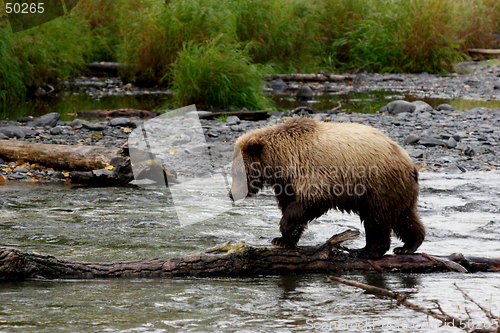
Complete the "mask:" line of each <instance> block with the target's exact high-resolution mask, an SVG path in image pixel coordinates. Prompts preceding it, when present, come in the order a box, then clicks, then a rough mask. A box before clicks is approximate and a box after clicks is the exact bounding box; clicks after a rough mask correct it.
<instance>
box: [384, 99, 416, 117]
mask: <svg viewBox="0 0 500 333" xmlns="http://www.w3.org/2000/svg"><path fill="white" fill-rule="evenodd" d="M416 109H417V106H416V105H414V104H412V103H410V102H407V101H403V100H399V101H393V102H390V103H389V104H387V105H386V106H384V107H383V108H381V109H380V112H389V113H390V114H398V113H401V112H408V113H413V112H415V110H416Z"/></svg>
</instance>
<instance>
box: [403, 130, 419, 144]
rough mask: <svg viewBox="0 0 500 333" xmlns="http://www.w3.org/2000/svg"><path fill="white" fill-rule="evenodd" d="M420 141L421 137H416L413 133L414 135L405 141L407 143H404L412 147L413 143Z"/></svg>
mask: <svg viewBox="0 0 500 333" xmlns="http://www.w3.org/2000/svg"><path fill="white" fill-rule="evenodd" d="M418 140H420V137H419V136H418V135H416V134H413V133H412V134H410V135H408V136H407V137H406V139H405V141H404V142H405V143H406V144H409V145H411V144H413V143H416V142H418Z"/></svg>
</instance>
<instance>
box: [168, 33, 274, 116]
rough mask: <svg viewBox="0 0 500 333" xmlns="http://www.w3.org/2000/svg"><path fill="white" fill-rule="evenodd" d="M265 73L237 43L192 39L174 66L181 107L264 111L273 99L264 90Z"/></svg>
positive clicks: (173, 71) (177, 93)
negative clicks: (196, 40) (195, 40)
mask: <svg viewBox="0 0 500 333" xmlns="http://www.w3.org/2000/svg"><path fill="white" fill-rule="evenodd" d="M262 75H263V73H262V70H261V69H259V68H258V67H257V66H256V65H253V64H251V61H250V57H249V56H248V53H247V52H246V51H245V50H241V49H240V48H238V47H237V46H235V45H234V44H227V43H223V42H221V41H220V40H218V39H216V40H215V41H213V42H204V43H194V42H189V43H187V44H186V45H185V46H184V47H183V49H182V51H181V52H180V53H179V55H178V58H177V60H176V61H175V62H174V64H173V66H172V79H173V80H172V81H173V90H174V92H175V95H174V96H175V100H176V102H177V103H178V104H179V105H180V106H184V105H189V104H197V105H198V106H200V107H204V108H208V109H210V108H217V109H226V108H230V109H240V108H243V107H246V108H248V109H253V110H263V109H266V108H269V107H270V105H271V104H270V103H271V102H270V101H269V100H268V99H267V98H266V97H265V96H264V95H263V93H262V85H263V83H264V82H263V79H262Z"/></svg>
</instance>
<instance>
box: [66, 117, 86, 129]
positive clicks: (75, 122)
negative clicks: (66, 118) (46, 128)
mask: <svg viewBox="0 0 500 333" xmlns="http://www.w3.org/2000/svg"><path fill="white" fill-rule="evenodd" d="M83 123H84V121H83V120H81V119H75V120H73V121H70V122H69V123H68V124H67V125H68V126H70V127H71V128H76V129H79V128H82V127H83Z"/></svg>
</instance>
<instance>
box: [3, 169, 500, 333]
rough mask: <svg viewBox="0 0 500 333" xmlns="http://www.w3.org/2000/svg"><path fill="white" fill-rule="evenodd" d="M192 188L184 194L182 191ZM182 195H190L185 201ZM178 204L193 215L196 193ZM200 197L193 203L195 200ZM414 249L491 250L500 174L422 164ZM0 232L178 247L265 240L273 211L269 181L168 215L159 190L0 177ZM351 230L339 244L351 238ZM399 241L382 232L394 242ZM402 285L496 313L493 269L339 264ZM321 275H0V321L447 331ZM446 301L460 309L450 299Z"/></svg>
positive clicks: (116, 328) (162, 328) (308, 235)
mask: <svg viewBox="0 0 500 333" xmlns="http://www.w3.org/2000/svg"><path fill="white" fill-rule="evenodd" d="M194 199H196V198H194ZM193 202H194V203H193ZM193 202H192V203H191V206H190V210H191V211H192V214H194V215H196V214H198V213H200V212H197V211H196V207H197V205H196V204H195V202H196V200H194V201H193ZM200 209H201V208H200ZM419 212H420V214H421V216H422V219H423V221H424V224H425V225H426V227H427V233H428V235H427V238H426V240H425V242H424V243H423V245H422V246H421V247H420V249H419V250H420V251H422V252H426V253H429V254H443V255H447V254H451V253H454V252H460V253H463V254H465V255H475V256H490V257H500V242H499V235H500V218H499V213H500V173H498V172H487V173H480V172H468V173H464V174H458V175H456V174H451V175H450V174H444V173H429V172H422V173H421V195H420V200H419ZM0 216H1V220H0V230H1V235H2V239H1V241H0V245H2V246H13V247H18V248H23V249H29V250H35V251H39V252H45V253H50V254H53V255H55V256H58V257H62V258H66V259H70V260H79V261H118V260H133V259H143V258H153V257H160V258H166V257H176V256H182V255H185V254H188V253H191V252H195V251H198V250H203V249H206V248H208V247H211V246H214V245H216V244H221V243H224V242H227V241H245V242H247V243H249V244H255V245H269V243H270V241H271V239H272V238H273V237H275V236H277V235H278V221H279V218H280V211H279V210H278V208H277V207H276V204H275V202H274V198H273V196H272V194H271V193H270V192H264V193H262V194H260V195H258V196H257V197H256V198H254V199H249V200H246V201H244V202H243V203H242V204H241V205H239V206H236V207H234V208H232V209H231V210H229V211H226V212H223V213H221V214H220V215H218V216H216V217H213V218H210V219H208V220H204V221H200V222H196V223H179V220H178V219H177V218H176V212H175V210H174V208H173V206H172V205H171V199H169V196H168V195H166V192H165V191H163V190H161V189H149V188H140V187H122V188H76V187H71V186H68V185H64V184H54V183H44V184H30V183H24V182H8V183H3V184H2V183H0ZM348 228H351V229H352V228H357V229H361V230H362V228H361V225H360V222H359V219H358V218H357V216H355V215H347V214H341V213H338V212H335V211H331V212H330V213H328V214H327V215H326V216H323V217H321V218H320V219H318V220H316V221H313V222H312V223H311V224H310V226H309V228H308V230H307V231H306V232H305V234H304V236H303V237H302V239H301V242H300V243H299V245H301V244H302V245H314V244H319V243H322V242H324V241H325V240H326V239H327V238H329V237H330V236H331V235H333V234H334V233H338V232H341V231H343V230H345V229H348ZM363 243H364V235H363V234H362V235H361V237H360V238H359V240H356V241H352V242H351V243H349V244H347V245H348V246H352V247H360V246H363V245H364V244H363ZM396 244H399V241H398V240H396V239H395V238H394V237H393V246H396ZM338 275H339V276H342V277H344V278H347V279H350V280H354V281H359V282H363V283H368V284H371V285H375V286H380V287H385V288H389V289H391V290H394V291H398V292H402V293H404V294H407V295H408V297H409V300H411V301H414V302H416V303H419V304H421V305H424V306H429V307H432V306H433V303H432V300H439V302H440V304H441V306H442V307H443V309H444V310H445V311H447V312H448V313H450V314H452V315H456V316H458V315H459V313H458V311H460V312H461V314H462V315H465V309H464V306H467V309H469V310H470V311H471V312H472V315H473V318H475V319H477V322H487V321H486V319H484V316H483V315H482V313H481V312H480V311H478V309H477V308H476V307H475V306H474V305H473V304H471V303H466V302H465V301H464V299H463V296H462V295H461V294H460V292H459V291H457V290H456V289H455V287H454V286H453V283H454V282H456V283H457V284H458V285H459V286H460V287H462V288H463V289H465V290H466V291H467V292H468V293H469V294H470V295H471V296H472V297H473V298H475V300H476V301H478V302H480V303H481V304H483V305H484V306H486V307H489V306H490V298H491V300H492V303H491V307H492V310H493V312H494V313H496V314H497V315H498V314H499V313H500V302H499V299H500V279H499V278H498V274H494V273H478V274H470V275H468V274H460V273H453V272H450V273H436V274H379V273H371V274H368V273H367V274H359V273H356V274H354V273H349V274H347V273H345V274H338ZM326 280H327V275H326V274H316V275H302V276H299V275H288V276H265V277H264V276H262V277H252V278H176V279H124V280H118V279H115V280H88V281H75V280H56V281H47V280H27V281H20V282H2V283H0V332H326V331H331V332H365V331H371V332H435V331H438V332H458V331H460V330H458V329H455V328H448V327H442V328H439V327H438V326H439V322H438V321H437V320H435V319H432V318H429V319H428V318H427V317H426V316H425V315H423V314H418V313H415V312H412V311H411V310H408V309H405V308H402V307H396V304H395V303H394V302H393V301H391V300H388V299H385V298H380V297H378V296H376V295H373V294H370V293H367V292H364V291H361V290H358V289H354V288H352V287H348V286H343V285H336V284H332V283H328V282H327V281H326ZM457 306H458V307H459V309H460V310H457V309H458V308H457Z"/></svg>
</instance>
